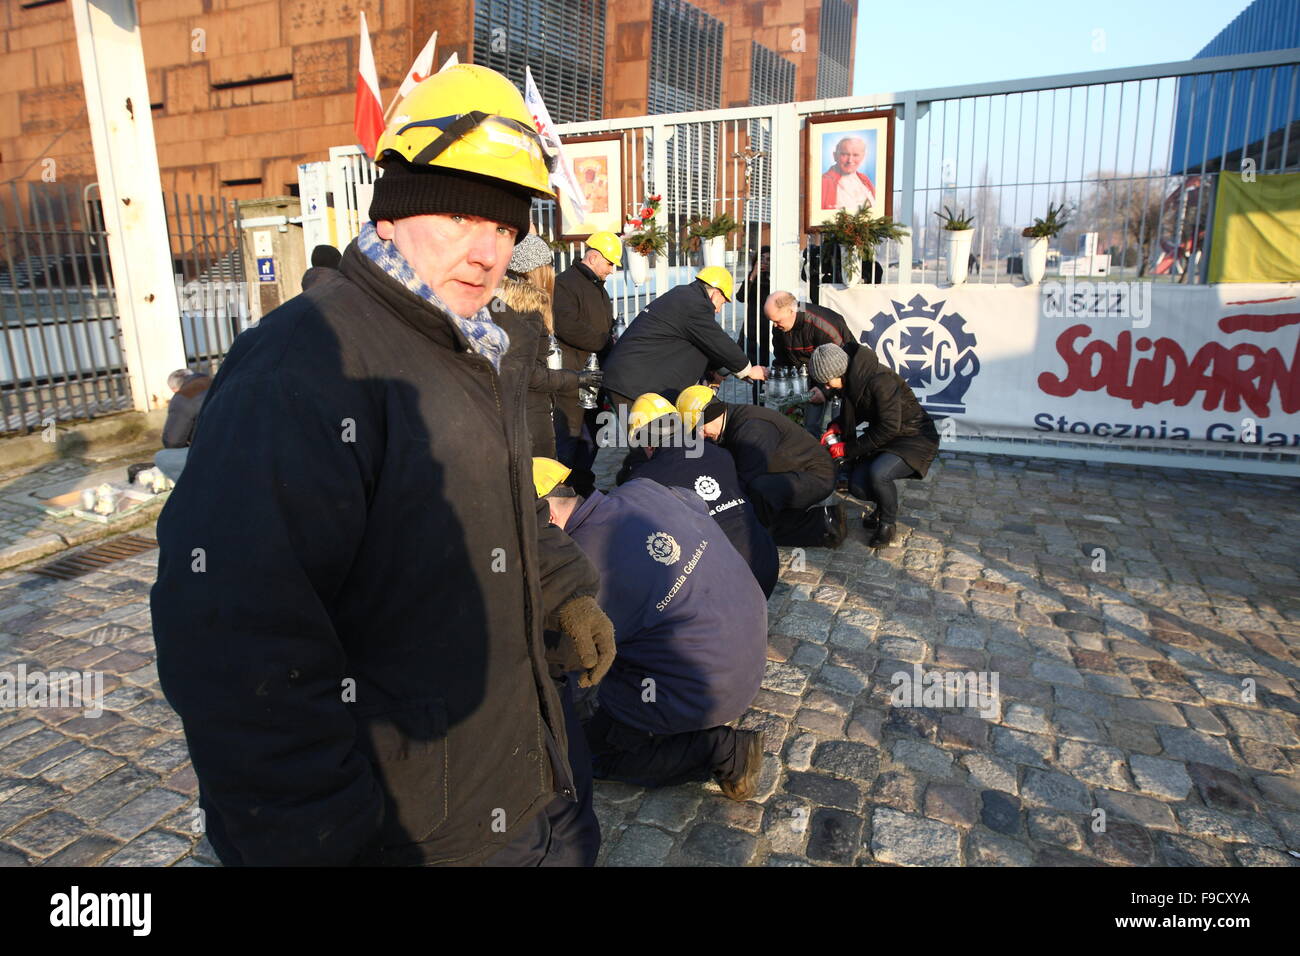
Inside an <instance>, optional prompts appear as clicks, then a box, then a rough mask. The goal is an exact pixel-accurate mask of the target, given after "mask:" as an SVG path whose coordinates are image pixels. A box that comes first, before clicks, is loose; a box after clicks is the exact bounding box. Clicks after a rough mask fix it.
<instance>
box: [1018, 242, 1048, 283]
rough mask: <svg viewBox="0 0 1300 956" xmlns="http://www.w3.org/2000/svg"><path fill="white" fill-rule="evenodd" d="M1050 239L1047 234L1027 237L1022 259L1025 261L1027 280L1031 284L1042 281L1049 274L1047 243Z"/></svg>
mask: <svg viewBox="0 0 1300 956" xmlns="http://www.w3.org/2000/svg"><path fill="white" fill-rule="evenodd" d="M1050 241H1051V240H1050V239H1048V238H1047V236H1038V237H1036V238H1030V237H1028V236H1026V237H1025V242H1024V249H1023V257H1022V260H1021V261H1022V262H1023V263H1024V264H1023V266H1022V268H1023V269H1024V274H1025V281H1026V282H1027V283H1029V284H1030V285H1034V284H1035V283H1038V282H1042V281H1043V276H1044V275H1046V274H1047V244H1048V243H1049V242H1050Z"/></svg>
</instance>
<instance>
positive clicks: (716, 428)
mask: <svg viewBox="0 0 1300 956" xmlns="http://www.w3.org/2000/svg"><path fill="white" fill-rule="evenodd" d="M726 418H727V416H726V415H719V416H718V417H717V418H715V419H714V420H713V421H711V422H705V423H704V424H703V425H701V426H700V434H701V435H703V436H704V437H705V438H707V439H708V440H709V441H717V440H718V436H719V435H721V434H722V424H723V422H724V421H726Z"/></svg>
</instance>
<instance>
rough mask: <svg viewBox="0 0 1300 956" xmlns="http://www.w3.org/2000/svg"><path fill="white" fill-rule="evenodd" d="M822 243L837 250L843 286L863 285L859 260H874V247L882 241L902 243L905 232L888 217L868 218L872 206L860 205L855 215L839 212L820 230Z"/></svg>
mask: <svg viewBox="0 0 1300 956" xmlns="http://www.w3.org/2000/svg"><path fill="white" fill-rule="evenodd" d="M821 231H822V241H823V242H827V241H829V242H833V243H836V244H837V245H838V246H839V247H840V265H841V268H842V270H843V275H844V284H845V285H846V286H855V285H858V284H860V283H861V282H862V259H863V257H864V256H865V257H866V258H867V259H868V260H874V259H875V258H876V246H878V245H879V244H880V243H881V242H882V241H883V240H885V239H904V238H906V237H907V235H908V232H907V230H906V229H904V228H903V227H902V226H901V225H900V224H899V223H897V222H895V221H894V220H893V219H891V218H890V217H889V216H873V215H871V204H870V203H863V204H862V205H861V206H859V207H858V209H857V211H856V212H849V211H848V210H847V209H841V210H839V211H838V212H837V213H835V218H834V219H832V220H831V221H830V222H828V223H826V224H825V225H824V226H822V228H821Z"/></svg>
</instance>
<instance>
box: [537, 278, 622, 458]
mask: <svg viewBox="0 0 1300 956" xmlns="http://www.w3.org/2000/svg"><path fill="white" fill-rule="evenodd" d="M551 314H552V316H553V317H554V320H555V337H556V339H558V340H559V343H560V351H561V352H563V353H564V367H565V368H567V369H571V370H572V371H575V372H578V371H581V370H582V369H583V368H585V367H586V365H587V359H589V358H590V357H591V353H592V352H603V351H604V349H605V347H606V346H608V345H609V334H610V332H611V330H612V329H613V328H614V300H613V299H611V298H610V297H609V293H608V292H606V291H605V283H604V282H603V281H602V280H601V279H598V278H596V273H594V272H592V271H591V270H590V269H588V268H587V266H586V265H585V264H584V263H582V262H575V263H574V264H573V265H571V266H569V268H567V269H565V270H564V271H563V272H561V273H560V274H559V275H558V276H556V277H555V297H554V306H553V308H552V310H551ZM555 411H556V414H557V416H563V419H564V425H565V426H567V427H568V429H569V434H570V435H572V436H573V437H574V438H576V437H578V434H579V433H580V432H581V431H582V411H583V410H582V407H581V406H579V405H578V393H577V391H576V390H575V391H574V392H573V393H572V394H569V393H565V394H561V395H557V396H556V399H555Z"/></svg>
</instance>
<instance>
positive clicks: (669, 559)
mask: <svg viewBox="0 0 1300 956" xmlns="http://www.w3.org/2000/svg"><path fill="white" fill-rule="evenodd" d="M645 549H646V550H647V551H649V552H650V557H652V558H654V559H655V560H656V561H658V562H659V563H660V564H676V563H677V559H678V558H680V557H681V556H682V549H681V546H680V545H679V544H678V543H677V541H676V539H675V538H673V536H672V535H670V534H669V533H668V532H667V531H656V532H655V533H654V534H652V535H650V537H648V538H646V539H645Z"/></svg>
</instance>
